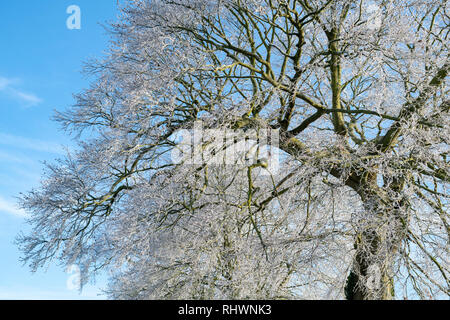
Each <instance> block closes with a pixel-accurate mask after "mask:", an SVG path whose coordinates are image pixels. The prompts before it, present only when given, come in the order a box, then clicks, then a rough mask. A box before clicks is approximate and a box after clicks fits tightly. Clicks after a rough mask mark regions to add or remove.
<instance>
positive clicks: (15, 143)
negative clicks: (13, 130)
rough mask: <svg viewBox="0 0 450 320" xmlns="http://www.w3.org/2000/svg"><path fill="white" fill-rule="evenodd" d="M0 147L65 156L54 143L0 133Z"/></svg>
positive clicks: (62, 149) (60, 148) (62, 150)
mask: <svg viewBox="0 0 450 320" xmlns="http://www.w3.org/2000/svg"><path fill="white" fill-rule="evenodd" d="M0 145H7V146H12V147H15V148H21V149H28V150H34V151H40V152H48V153H56V154H65V151H64V148H63V147H62V146H61V145H59V144H57V143H54V142H50V141H43V140H38V139H31V138H25V137H20V136H15V135H12V134H8V133H2V132H0Z"/></svg>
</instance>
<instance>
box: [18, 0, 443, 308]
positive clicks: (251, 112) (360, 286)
mask: <svg viewBox="0 0 450 320" xmlns="http://www.w3.org/2000/svg"><path fill="white" fill-rule="evenodd" d="M449 23H450V16H449V6H448V2H447V1H446V0H442V1H434V0H408V1H403V0H392V1H385V0H373V1H367V0H341V1H337V0H190V1H188V0H186V1H185V0H159V1H156V0H155V1H147V0H134V1H128V2H127V4H126V5H125V6H124V7H123V8H122V14H121V17H120V19H119V21H118V22H116V23H113V24H111V26H110V30H109V31H110V33H111V35H112V40H111V44H110V48H109V50H108V53H107V54H106V55H105V56H104V57H101V58H99V59H98V60H95V61H90V62H88V63H87V65H86V72H87V73H88V74H90V75H91V76H92V77H93V78H94V81H93V82H92V84H91V86H90V88H88V89H86V90H84V91H83V92H81V93H79V94H78V95H77V96H76V99H77V102H76V104H75V105H74V106H72V107H71V108H69V109H68V110H67V111H65V112H59V113H57V114H56V115H55V118H56V120H57V121H59V122H60V123H61V125H62V126H63V128H64V129H66V130H67V131H69V132H71V133H73V134H75V135H76V136H77V137H78V140H79V149H78V150H77V151H75V152H72V153H69V154H68V155H67V157H65V158H64V159H61V160H59V161H58V162H57V163H53V164H49V165H48V166H47V171H46V173H45V176H44V178H43V180H42V184H41V186H40V187H39V188H38V189H36V190H33V191H31V192H29V193H28V194H25V195H23V196H22V198H21V203H22V206H23V207H24V208H25V209H27V210H28V211H29V212H30V213H31V214H32V217H31V218H30V223H31V225H32V226H33V231H32V232H30V233H29V234H23V235H21V236H20V237H19V238H18V240H17V241H18V243H19V245H20V247H21V249H22V251H23V253H24V260H25V261H26V262H27V263H29V264H30V266H31V268H32V269H33V270H35V269H37V268H39V267H42V266H44V265H45V264H46V263H49V262H50V261H51V260H53V259H57V260H59V261H61V262H62V263H64V264H68V265H69V264H78V265H79V266H80V268H81V270H82V279H83V281H88V280H89V279H90V278H91V277H92V276H93V275H95V273H96V272H99V271H101V270H109V271H110V272H111V281H110V286H109V288H108V289H107V292H108V294H109V296H110V297H111V298H115V299H155V298H157V299H163V298H171V299H179V298H187V299H191V298H192V299H215V298H221V299H223V298H225V299H250V298H253V299H255V298H256V299H298V298H301V299H342V298H347V299H392V298H400V299H402V298H408V299H411V298H420V299H428V298H446V297H448V296H449V290H450V289H449V285H450V282H449V276H450V273H449V264H448V258H449V250H448V249H449V243H450V238H449V235H450V230H449V212H448V200H449V197H450V196H449V194H448V186H449V181H450V171H449V162H448V152H449V145H448V142H449V137H450V132H449V126H448V120H449V109H450V100H449V98H448V92H449V87H448V72H449V70H450V61H449V51H448V49H449V41H448V38H449V33H450V24H449ZM199 124H200V125H201V127H202V128H203V131H202V132H204V131H205V130H206V129H207V130H211V132H210V133H211V134H203V135H202V137H201V139H200V140H196V139H195V138H193V139H192V141H191V142H192V145H190V144H189V142H188V143H187V149H186V148H185V147H181V145H182V143H180V132H185V133H186V132H187V133H191V134H194V135H195V132H196V128H197V127H196V126H199ZM212 130H216V131H212ZM215 132H216V133H217V134H215ZM219 132H229V133H230V136H231V137H232V138H231V139H225V140H226V143H223V141H221V140H224V139H222V137H221V136H220V134H218V133H219ZM262 135H264V136H265V137H266V138H267V137H268V138H267V139H261V136H262ZM188 136H189V135H188ZM218 137H219V138H218ZM239 141H241V142H242V141H247V142H249V141H253V144H251V143H250V145H251V146H252V147H251V148H247V149H246V148H245V147H244V148H243V149H240V151H237V152H236V155H237V156H236V157H234V158H232V161H231V162H230V158H229V157H228V158H227V156H223V157H222V153H221V152H224V151H226V150H227V149H229V148H231V147H232V146H233V145H234V144H237V143H238V142H239ZM247 145H249V144H247ZM191 147H192V148H193V149H190V148H191ZM183 148H184V149H183ZM180 149H183V150H184V151H186V150H188V151H189V150H191V151H192V150H193V152H191V153H190V154H191V155H192V156H194V157H195V158H196V159H197V161H187V160H188V159H187V158H186V157H184V158H183V157H181V158H179V159H178V161H174V154H178V153H177V152H179V150H180ZM250 149H252V150H253V151H250ZM188 154H189V152H188ZM274 154H276V155H277V156H278V157H279V158H278V162H276V163H275V162H271V161H272V160H273V158H274ZM212 156H218V157H219V160H218V161H217V159H216V161H213V162H212V161H210V160H211V157H212ZM225 158H226V159H225ZM225 160H226V161H225ZM270 163H271V164H273V163H275V165H276V168H275V167H273V166H271V165H270Z"/></svg>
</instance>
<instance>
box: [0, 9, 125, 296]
mask: <svg viewBox="0 0 450 320" xmlns="http://www.w3.org/2000/svg"><path fill="white" fill-rule="evenodd" d="M70 5H77V6H79V7H80V9H81V29H80V30H69V29H68V28H67V26H66V20H67V19H68V18H69V14H67V13H66V9H67V8H68V7H69V6H70ZM116 15H117V1H116V0H94V1H92V0H72V1H65V0H39V1H32V0H15V1H1V2H0V39H2V41H3V44H2V50H0V111H1V115H2V116H1V117H0V253H1V255H0V299H99V298H104V297H103V296H101V295H100V296H99V295H98V294H100V293H101V291H100V289H99V288H101V287H102V286H104V283H105V280H104V279H102V278H100V279H98V281H97V283H95V284H92V285H88V286H86V287H85V289H84V290H83V292H82V294H81V295H80V294H79V293H78V292H77V291H76V290H69V288H68V286H67V281H68V280H69V279H70V274H68V273H66V272H65V271H64V269H63V268H62V267H60V266H58V265H52V266H50V267H49V268H48V269H46V270H40V271H38V272H37V273H34V274H33V273H31V272H30V270H29V269H28V268H27V267H26V266H22V264H21V263H20V262H19V256H20V252H19V251H18V249H17V248H16V246H15V245H14V244H13V241H14V239H15V237H16V235H17V234H18V232H19V231H21V230H24V231H26V230H27V225H26V224H25V223H24V212H22V211H21V210H19V209H17V207H16V204H15V197H16V196H18V195H19V194H20V193H21V192H27V191H29V190H30V189H31V188H33V187H36V186H38V183H39V179H40V175H41V173H42V169H43V165H42V161H44V160H46V161H52V160H54V159H55V158H58V157H61V156H62V153H63V148H62V147H63V146H69V147H70V146H72V145H73V144H74V142H73V140H71V137H68V136H67V135H66V134H65V133H64V132H62V131H60V130H59V127H58V124H57V123H54V122H52V121H51V120H50V118H51V116H52V115H53V110H55V109H57V110H64V109H65V108H67V107H68V106H70V105H71V104H73V102H74V100H73V97H72V94H73V93H77V92H79V91H80V90H82V89H83V88H86V87H87V86H88V84H89V81H90V80H91V79H87V78H86V77H85V76H83V75H82V74H81V73H80V71H81V69H82V65H83V61H86V60H87V59H88V58H93V57H98V56H101V55H102V53H103V52H104V51H105V49H106V48H107V43H108V39H109V35H107V33H106V32H105V30H104V28H103V27H102V26H101V24H104V23H105V22H107V21H113V20H115V19H116Z"/></svg>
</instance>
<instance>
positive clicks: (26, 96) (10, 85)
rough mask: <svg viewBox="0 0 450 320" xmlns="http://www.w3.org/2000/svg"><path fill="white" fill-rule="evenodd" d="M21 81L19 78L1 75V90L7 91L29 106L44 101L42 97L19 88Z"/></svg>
mask: <svg viewBox="0 0 450 320" xmlns="http://www.w3.org/2000/svg"><path fill="white" fill-rule="evenodd" d="M19 82H20V81H19V80H18V79H14V78H5V77H0V92H4V93H6V94H7V95H9V96H11V97H12V98H13V99H15V100H17V101H19V102H20V103H22V104H24V105H25V106H27V107H33V106H36V105H38V104H40V103H41V102H42V99H41V98H39V97H38V96H36V95H35V94H33V93H29V92H25V91H23V90H21V89H19V88H17V85H18V83H19Z"/></svg>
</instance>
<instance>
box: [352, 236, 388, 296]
mask: <svg viewBox="0 0 450 320" xmlns="http://www.w3.org/2000/svg"><path fill="white" fill-rule="evenodd" d="M381 241H382V240H381V238H380V236H379V235H378V233H377V232H376V231H375V230H366V231H364V232H363V233H361V235H360V236H359V237H358V239H357V240H356V243H355V249H356V256H355V260H354V262H353V266H352V269H351V271H350V274H349V276H348V278H347V283H346V286H345V296H346V299H347V300H392V299H393V297H394V287H393V280H392V277H391V276H390V272H389V271H390V267H391V263H390V262H391V261H392V259H390V257H386V255H385V254H384V253H382V252H381V250H380V244H381ZM391 254H392V256H393V255H394V252H391Z"/></svg>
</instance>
